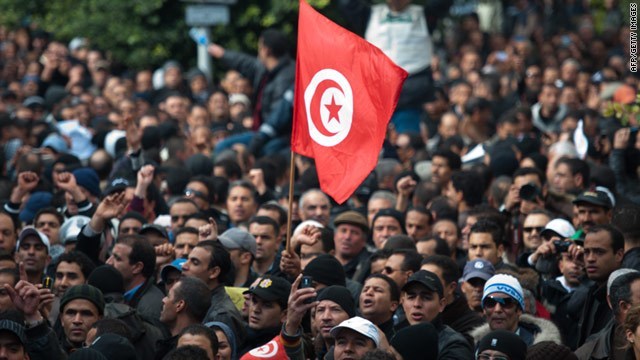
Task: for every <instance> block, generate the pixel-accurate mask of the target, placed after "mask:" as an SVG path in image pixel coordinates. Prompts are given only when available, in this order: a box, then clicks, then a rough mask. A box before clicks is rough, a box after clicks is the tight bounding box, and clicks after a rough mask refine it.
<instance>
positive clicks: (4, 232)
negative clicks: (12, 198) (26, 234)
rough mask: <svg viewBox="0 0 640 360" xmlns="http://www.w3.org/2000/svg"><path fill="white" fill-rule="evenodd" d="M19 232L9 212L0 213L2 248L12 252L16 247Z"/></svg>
mask: <svg viewBox="0 0 640 360" xmlns="http://www.w3.org/2000/svg"><path fill="white" fill-rule="evenodd" d="M16 241H17V234H16V228H15V227H13V221H11V218H10V217H9V215H7V214H0V248H2V250H4V251H6V252H8V253H11V252H13V250H14V249H15V248H16Z"/></svg>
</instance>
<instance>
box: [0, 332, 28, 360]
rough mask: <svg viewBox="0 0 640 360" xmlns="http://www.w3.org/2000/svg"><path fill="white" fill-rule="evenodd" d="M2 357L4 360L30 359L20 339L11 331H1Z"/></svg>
mask: <svg viewBox="0 0 640 360" xmlns="http://www.w3.org/2000/svg"><path fill="white" fill-rule="evenodd" d="M0 358H1V359H3V360H29V355H28V354H27V352H26V351H25V348H24V345H22V343H21V342H20V339H19V338H18V337H17V336H16V335H14V334H12V333H11V332H9V331H0Z"/></svg>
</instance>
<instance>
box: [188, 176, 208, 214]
mask: <svg viewBox="0 0 640 360" xmlns="http://www.w3.org/2000/svg"><path fill="white" fill-rule="evenodd" d="M185 197H186V198H188V199H191V200H193V202H195V203H196V205H198V208H200V210H207V209H209V207H210V204H209V189H208V188H207V187H206V186H205V185H204V184H203V183H201V182H200V181H191V182H190V183H188V184H187V187H186V188H185Z"/></svg>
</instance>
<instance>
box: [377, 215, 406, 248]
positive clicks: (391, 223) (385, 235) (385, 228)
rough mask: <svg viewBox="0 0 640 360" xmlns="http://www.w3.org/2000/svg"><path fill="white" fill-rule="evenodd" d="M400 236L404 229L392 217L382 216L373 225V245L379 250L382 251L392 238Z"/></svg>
mask: <svg viewBox="0 0 640 360" xmlns="http://www.w3.org/2000/svg"><path fill="white" fill-rule="evenodd" d="M398 234H402V227H400V223H399V222H398V220H396V218H394V217H392V216H380V217H378V218H377V219H376V220H375V222H374V223H373V243H374V244H375V245H376V248H377V249H382V248H383V247H384V244H385V243H386V242H387V240H388V239H389V238H390V237H391V236H393V235H398Z"/></svg>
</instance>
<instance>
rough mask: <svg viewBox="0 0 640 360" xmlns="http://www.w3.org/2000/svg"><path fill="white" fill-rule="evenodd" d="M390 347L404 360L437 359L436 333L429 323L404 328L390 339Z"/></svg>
mask: <svg viewBox="0 0 640 360" xmlns="http://www.w3.org/2000/svg"><path fill="white" fill-rule="evenodd" d="M391 346H393V347H394V349H396V350H397V351H398V352H399V353H400V355H402V358H403V359H404V360H429V359H433V360H436V359H437V358H438V332H437V331H436V328H435V326H433V324H431V323H428V322H426V323H420V324H416V325H412V326H409V327H406V328H404V329H402V330H400V331H398V332H397V333H396V335H395V336H394V337H393V338H392V339H391Z"/></svg>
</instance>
